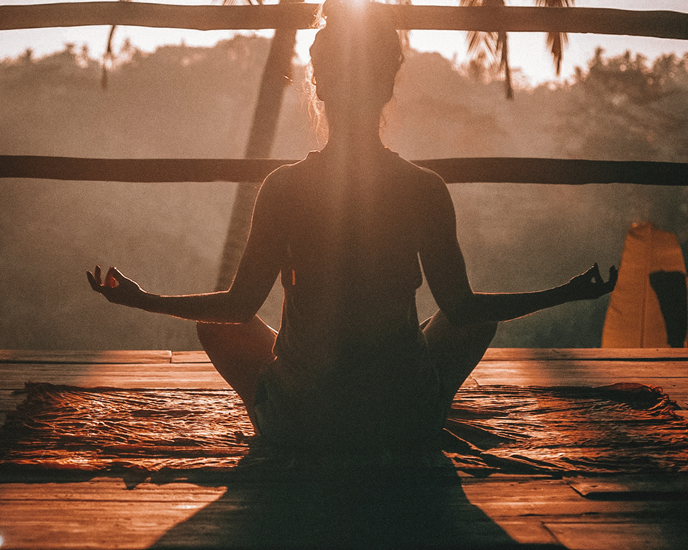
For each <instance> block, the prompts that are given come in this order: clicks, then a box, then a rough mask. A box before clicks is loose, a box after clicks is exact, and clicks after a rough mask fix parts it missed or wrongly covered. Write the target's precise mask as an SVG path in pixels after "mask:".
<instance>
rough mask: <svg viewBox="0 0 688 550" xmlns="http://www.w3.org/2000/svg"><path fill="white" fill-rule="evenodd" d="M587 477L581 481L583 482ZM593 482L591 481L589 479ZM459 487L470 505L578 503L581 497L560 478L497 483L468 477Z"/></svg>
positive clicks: (526, 478) (492, 479)
mask: <svg viewBox="0 0 688 550" xmlns="http://www.w3.org/2000/svg"><path fill="white" fill-rule="evenodd" d="M586 481H588V478H581V479H580V482H581V483H584V482H586ZM591 482H594V480H591ZM461 486H462V488H463V491H464V493H465V494H466V496H467V497H468V498H469V500H470V501H471V503H472V504H476V505H478V504H485V503H488V502H505V501H508V502H531V501H537V502H550V501H552V502H580V501H581V495H580V494H579V493H578V492H577V491H575V490H574V489H573V488H572V486H571V484H570V483H567V482H566V481H564V480H563V479H532V478H530V477H525V478H524V479H520V480H516V481H514V480H504V481H502V480H499V479H495V478H490V479H479V478H467V479H464V480H462V482H461Z"/></svg>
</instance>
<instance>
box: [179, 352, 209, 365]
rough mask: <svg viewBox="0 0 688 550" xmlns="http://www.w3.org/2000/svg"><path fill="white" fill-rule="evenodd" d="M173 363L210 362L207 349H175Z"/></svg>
mask: <svg viewBox="0 0 688 550" xmlns="http://www.w3.org/2000/svg"><path fill="white" fill-rule="evenodd" d="M171 361H172V363H210V359H209V358H208V354H207V353H206V352H205V351H173V352H172V359H171Z"/></svg>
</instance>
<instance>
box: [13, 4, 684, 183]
mask: <svg viewBox="0 0 688 550" xmlns="http://www.w3.org/2000/svg"><path fill="white" fill-rule="evenodd" d="M62 5H65V4H62ZM0 8H1V6H0ZM549 9H553V8H549ZM687 17H688V16H687ZM293 162H295V161H293V160H275V159H93V158H90V159H89V158H74V157H45V156H33V155H19V156H17V155H0V178H34V179H36V178H37V179H53V180H69V181H102V182H108V181H125V182H131V183H135V182H138V183H147V182H185V183H190V182H211V181H226V182H237V181H245V182H256V183H257V182H261V181H263V179H265V176H267V175H268V174H269V173H270V172H272V171H273V170H274V169H275V168H277V167H279V166H281V165H283V164H291V163H293ZM413 162H414V163H415V164H417V165H419V166H423V167H426V168H430V169H431V170H434V171H435V172H437V173H438V174H439V175H440V176H442V177H443V178H444V180H445V181H446V182H447V183H476V182H498V183H543V184H555V185H556V184H562V185H585V184H589V183H595V184H603V183H633V184H641V185H676V186H683V185H686V182H688V163H677V162H673V163H672V162H646V161H606V160H605V161H602V160H579V159H539V158H514V157H506V158H497V157H493V158H488V157H485V158H449V159H427V160H415V161H413Z"/></svg>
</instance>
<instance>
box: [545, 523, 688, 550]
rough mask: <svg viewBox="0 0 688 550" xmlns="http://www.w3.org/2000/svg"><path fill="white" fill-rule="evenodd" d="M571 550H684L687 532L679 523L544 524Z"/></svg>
mask: <svg viewBox="0 0 688 550" xmlns="http://www.w3.org/2000/svg"><path fill="white" fill-rule="evenodd" d="M545 526H546V527H547V529H549V530H550V531H551V532H552V533H553V534H554V536H556V538H557V539H558V540H559V541H560V542H561V543H562V544H563V545H564V546H565V547H566V548H569V549H570V550H648V549H650V548H651V549H652V550H685V548H686V528H685V525H684V524H683V523H682V522H681V523H679V522H672V523H668V522H662V521H658V522H655V523H653V522H648V521H643V520H642V519H641V520H634V521H633V522H623V523H613V522H605V523H604V524H600V523H592V522H587V521H571V522H566V523H559V522H557V523H554V522H547V523H545Z"/></svg>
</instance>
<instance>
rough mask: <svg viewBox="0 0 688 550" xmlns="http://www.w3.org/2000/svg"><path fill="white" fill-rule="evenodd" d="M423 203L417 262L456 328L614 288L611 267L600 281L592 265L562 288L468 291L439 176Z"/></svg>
mask: <svg viewBox="0 0 688 550" xmlns="http://www.w3.org/2000/svg"><path fill="white" fill-rule="evenodd" d="M427 199H428V202H427V203H426V204H427V213H426V216H425V217H426V219H425V220H424V221H423V223H424V224H425V225H424V228H425V231H424V233H423V238H422V239H421V245H420V259H421V263H422V265H423V272H424V273H425V277H426V279H427V282H428V286H429V287H430V290H431V292H432V295H433V297H434V298H435V301H436V302H437V305H438V306H439V308H440V309H441V310H442V312H443V313H444V314H445V315H446V316H447V318H448V319H449V320H450V321H451V322H452V323H454V324H456V325H463V324H474V323H484V322H495V321H508V320H511V319H516V318H518V317H523V316H525V315H529V314H530V313H534V312H536V311H539V310H541V309H545V308H549V307H552V306H556V305H560V304H564V303H567V302H572V301H576V300H589V299H595V298H598V297H600V296H602V295H604V294H607V293H608V292H611V291H612V290H613V289H614V285H615V284H616V278H617V272H616V268H614V267H612V268H611V269H610V270H609V280H608V281H607V282H605V281H603V279H602V277H601V276H600V272H599V269H598V267H597V264H595V265H594V266H593V267H591V268H590V269H589V270H588V271H586V272H585V273H582V274H580V275H578V276H576V277H574V278H572V279H571V280H570V281H568V282H567V283H565V284H563V285H561V286H558V287H554V288H550V289H547V290H541V291H536V292H514V293H495V294H490V293H476V292H473V290H472V289H471V285H470V283H469V281H468V275H467V273H466V264H465V262H464V258H463V254H462V252H461V248H460V246H459V242H458V239H457V237H456V215H455V213H454V205H453V203H452V200H451V196H450V195H449V191H448V189H447V186H446V184H445V183H444V182H443V181H442V180H441V178H439V176H437V179H436V180H435V181H434V182H432V183H431V185H430V187H429V189H428V193H427Z"/></svg>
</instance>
